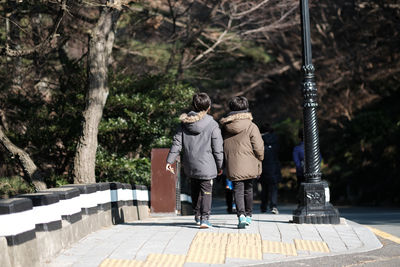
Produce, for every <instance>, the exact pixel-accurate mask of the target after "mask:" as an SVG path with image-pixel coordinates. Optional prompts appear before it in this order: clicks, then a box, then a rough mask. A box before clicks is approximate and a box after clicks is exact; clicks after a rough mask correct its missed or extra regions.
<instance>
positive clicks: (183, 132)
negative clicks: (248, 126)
mask: <svg viewBox="0 0 400 267" xmlns="http://www.w3.org/2000/svg"><path fill="white" fill-rule="evenodd" d="M179 119H180V120H181V122H182V123H181V124H180V126H179V127H178V130H177V132H176V134H175V135H174V138H173V143H172V147H171V150H170V152H169V154H168V157H167V163H170V164H172V163H174V162H175V160H176V158H177V156H178V155H179V153H180V152H181V151H182V150H183V169H184V171H185V174H186V175H187V176H188V177H190V178H197V179H206V180H207V179H213V178H215V177H217V172H218V170H221V169H222V164H223V159H224V152H223V140H222V136H221V130H220V128H219V125H218V123H217V122H216V121H215V120H214V119H213V117H211V116H210V115H208V114H207V112H205V111H202V112H199V113H196V112H194V111H191V112H189V113H188V114H182V115H181V116H180V118H179Z"/></svg>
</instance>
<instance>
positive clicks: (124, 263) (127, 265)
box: [99, 259, 144, 267]
mask: <svg viewBox="0 0 400 267" xmlns="http://www.w3.org/2000/svg"><path fill="white" fill-rule="evenodd" d="M143 264H144V262H143V261H137V260H117V259H105V260H104V261H103V262H102V263H100V265H99V267H143V266H144V265H143Z"/></svg>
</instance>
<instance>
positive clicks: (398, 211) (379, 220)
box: [254, 205, 400, 267]
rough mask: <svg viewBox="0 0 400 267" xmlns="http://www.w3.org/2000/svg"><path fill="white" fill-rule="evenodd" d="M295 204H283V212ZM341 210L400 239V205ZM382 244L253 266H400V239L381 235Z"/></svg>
mask: <svg viewBox="0 0 400 267" xmlns="http://www.w3.org/2000/svg"><path fill="white" fill-rule="evenodd" d="M295 208H296V206H295V205H283V206H281V208H280V210H281V212H282V213H290V212H291V211H292V210H293V209H295ZM336 208H338V210H339V212H340V217H343V218H346V219H348V220H351V221H354V222H357V223H359V224H363V225H368V226H370V227H373V228H376V229H379V230H380V231H383V232H386V233H388V234H390V235H392V236H394V237H395V238H396V237H397V239H398V240H400V208H378V207H355V206H347V207H336ZM378 239H379V240H380V241H381V243H382V245H383V247H382V248H381V249H378V250H374V251H370V252H366V253H357V254H347V255H341V256H331V257H321V258H315V259H310V260H299V261H292V262H282V263H273V264H264V265H254V266H258V267H261V266H274V267H297V266H302V267H307V266H311V267H314V266H318V267H319V266H324V267H331V266H334V267H339V266H340V267H358V266H363V267H364V266H366V267H399V266H400V241H399V242H393V241H391V240H388V239H386V238H382V237H381V236H379V235H378Z"/></svg>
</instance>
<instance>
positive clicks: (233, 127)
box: [220, 112, 253, 134]
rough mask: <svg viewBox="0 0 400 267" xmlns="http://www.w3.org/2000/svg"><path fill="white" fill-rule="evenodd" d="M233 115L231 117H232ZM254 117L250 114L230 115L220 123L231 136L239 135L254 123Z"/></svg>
mask: <svg viewBox="0 0 400 267" xmlns="http://www.w3.org/2000/svg"><path fill="white" fill-rule="evenodd" d="M230 114H231V115H230ZM252 120H253V116H252V115H251V113H250V112H240V113H237V112H235V113H233V114H232V112H231V113H229V114H228V116H227V117H225V118H222V119H221V120H220V123H221V124H222V125H223V127H224V129H225V130H226V131H227V132H228V133H231V134H238V133H240V132H242V131H243V130H245V129H247V128H249V126H250V124H251V123H252Z"/></svg>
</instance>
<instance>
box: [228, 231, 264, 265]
mask: <svg viewBox="0 0 400 267" xmlns="http://www.w3.org/2000/svg"><path fill="white" fill-rule="evenodd" d="M226 257H228V258H241V259H254V260H262V242H261V236H260V235H259V234H229V240H228V244H227V248H226Z"/></svg>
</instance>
